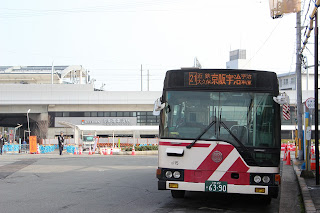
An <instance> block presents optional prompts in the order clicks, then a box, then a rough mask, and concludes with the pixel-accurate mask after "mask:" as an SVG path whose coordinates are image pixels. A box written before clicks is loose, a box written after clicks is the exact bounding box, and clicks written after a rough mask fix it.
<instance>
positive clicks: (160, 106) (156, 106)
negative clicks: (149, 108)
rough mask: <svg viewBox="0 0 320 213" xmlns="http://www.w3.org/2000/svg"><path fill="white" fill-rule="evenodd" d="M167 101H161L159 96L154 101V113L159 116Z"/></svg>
mask: <svg viewBox="0 0 320 213" xmlns="http://www.w3.org/2000/svg"><path fill="white" fill-rule="evenodd" d="M165 105H166V104H165V103H161V101H160V98H158V99H157V100H156V101H155V102H154V106H153V113H152V114H153V115H155V116H159V115H160V112H161V110H162V109H164V107H165Z"/></svg>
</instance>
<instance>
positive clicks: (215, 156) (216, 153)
mask: <svg viewBox="0 0 320 213" xmlns="http://www.w3.org/2000/svg"><path fill="white" fill-rule="evenodd" d="M211 159H212V160H213V162H215V163H220V162H221V161H222V159H223V156H222V153H221V152H220V151H214V152H213V153H212V156H211Z"/></svg>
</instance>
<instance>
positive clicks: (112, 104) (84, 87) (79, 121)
mask: <svg viewBox="0 0 320 213" xmlns="http://www.w3.org/2000/svg"><path fill="white" fill-rule="evenodd" d="M0 79H1V80H0V133H2V134H4V135H6V137H7V138H8V140H9V139H11V140H13V139H14V138H15V139H16V140H17V138H22V139H25V138H27V137H28V135H29V131H28V130H29V129H30V134H31V135H37V136H38V137H39V138H55V137H56V136H58V135H59V134H60V132H61V131H63V132H64V134H65V135H67V137H70V138H74V137H76V135H75V130H76V129H75V128H76V127H77V126H79V125H81V126H86V125H87V126H92V125H96V126H127V127H130V126H142V127H145V128H140V129H139V130H137V131H132V130H130V128H126V129H128V131H118V132H115V131H112V128H111V129H110V128H109V131H100V132H97V133H94V134H97V135H100V136H101V137H108V136H110V135H116V136H128V137H132V136H133V134H135V137H145V138H153V137H157V135H158V129H157V126H158V122H159V120H158V119H159V118H158V117H156V116H153V115H152V111H153V104H154V101H155V100H156V99H157V98H159V97H160V96H161V92H160V91H159V92H155V91H143V92H142V91H127V92H120V91H101V90H97V89H95V88H94V84H93V83H94V80H93V79H91V78H90V75H89V72H88V71H87V70H85V69H84V68H83V67H82V66H54V67H52V66H24V67H21V66H18V67H9V66H2V67H0ZM21 125H22V126H21ZM20 126H21V127H20ZM150 127H152V128H151V129H152V130H150ZM81 131H82V134H83V131H86V129H83V128H82V129H81ZM88 131H91V134H92V133H93V132H92V128H91V129H90V128H88Z"/></svg>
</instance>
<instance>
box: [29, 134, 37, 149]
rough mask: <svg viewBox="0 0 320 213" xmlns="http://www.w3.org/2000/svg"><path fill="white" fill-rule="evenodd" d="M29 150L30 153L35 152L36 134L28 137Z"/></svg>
mask: <svg viewBox="0 0 320 213" xmlns="http://www.w3.org/2000/svg"><path fill="white" fill-rule="evenodd" d="M29 149H30V150H29V151H30V153H36V152H37V136H30V138H29Z"/></svg>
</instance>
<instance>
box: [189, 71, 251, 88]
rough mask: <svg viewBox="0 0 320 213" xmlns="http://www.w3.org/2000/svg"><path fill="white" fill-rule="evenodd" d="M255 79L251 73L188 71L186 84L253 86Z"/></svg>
mask: <svg viewBox="0 0 320 213" xmlns="http://www.w3.org/2000/svg"><path fill="white" fill-rule="evenodd" d="M253 81H254V78H253V74H249V73H229V74H228V73H225V72H224V73H219V72H207V73H206V72H187V73H186V76H185V86H204V87H205V86H219V87H221V86H223V87H251V86H253Z"/></svg>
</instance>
